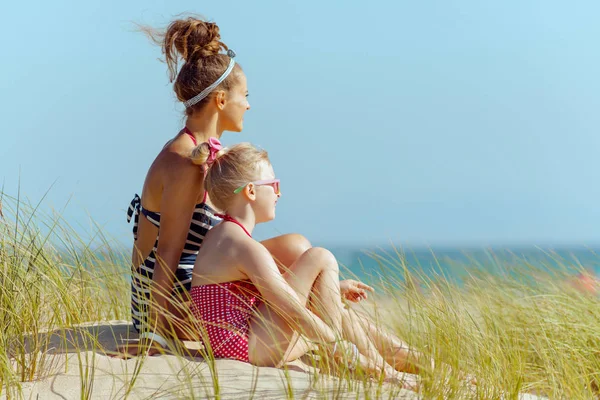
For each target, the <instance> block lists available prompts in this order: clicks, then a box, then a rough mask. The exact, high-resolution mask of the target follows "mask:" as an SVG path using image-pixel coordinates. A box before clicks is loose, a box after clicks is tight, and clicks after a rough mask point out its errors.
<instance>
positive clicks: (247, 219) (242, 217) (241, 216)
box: [225, 209, 256, 236]
mask: <svg viewBox="0 0 600 400" xmlns="http://www.w3.org/2000/svg"><path fill="white" fill-rule="evenodd" d="M225 215H228V216H230V217H231V218H233V219H235V220H236V221H237V222H239V223H240V224H242V225H243V226H244V228H245V229H246V231H248V233H249V234H250V235H251V236H252V231H253V230H254V227H255V226H256V219H255V216H254V213H253V212H252V211H251V210H248V209H230V210H228V211H227V212H225Z"/></svg>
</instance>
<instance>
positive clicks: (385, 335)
mask: <svg viewBox="0 0 600 400" xmlns="http://www.w3.org/2000/svg"><path fill="white" fill-rule="evenodd" d="M345 317H346V318H348V319H349V320H348V321H347V322H345V323H347V324H349V325H351V326H355V328H354V329H357V328H356V327H357V326H358V327H360V328H361V329H363V330H364V331H365V332H366V333H367V335H368V336H369V338H370V339H371V341H372V342H373V344H374V345H375V347H376V348H377V351H378V352H379V354H381V355H382V356H383V358H384V359H385V361H386V362H387V363H388V364H390V365H392V366H393V367H394V368H395V369H396V370H397V371H401V372H408V373H411V374H418V373H419V361H423V362H424V361H425V356H424V355H423V354H421V353H419V352H417V351H415V350H413V349H411V348H410V346H409V345H408V344H407V343H406V342H404V341H403V340H402V339H400V338H399V337H398V336H396V335H394V334H393V333H391V332H389V331H388V330H387V329H385V328H384V327H383V326H381V323H379V324H378V323H377V322H376V321H374V320H373V319H372V318H371V317H369V316H368V315H364V314H361V313H358V312H356V311H354V310H350V311H349V312H348V313H347V314H345ZM430 362H431V361H430Z"/></svg>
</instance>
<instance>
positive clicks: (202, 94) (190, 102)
mask: <svg viewBox="0 0 600 400" xmlns="http://www.w3.org/2000/svg"><path fill="white" fill-rule="evenodd" d="M227 55H228V56H229V57H230V58H231V60H230V61H229V65H228V66H227V69H226V70H225V72H223V75H221V76H220V77H219V79H217V80H216V81H215V82H214V83H213V84H212V85H210V86H208V87H207V88H206V89H204V90H203V91H201V92H200V93H198V94H197V95H195V96H194V97H192V98H191V99H189V100H186V101H184V102H183V105H185V108H190V107H191V106H193V105H194V104H197V103H198V102H199V101H200V100H202V99H203V98H205V97H206V96H208V95H209V94H210V92H212V91H213V90H215V88H216V87H217V86H219V84H220V83H221V82H223V81H224V80H225V78H227V76H229V74H230V73H231V71H232V70H233V67H234V66H235V60H234V59H233V58H234V57H235V51H233V50H231V49H230V50H227Z"/></svg>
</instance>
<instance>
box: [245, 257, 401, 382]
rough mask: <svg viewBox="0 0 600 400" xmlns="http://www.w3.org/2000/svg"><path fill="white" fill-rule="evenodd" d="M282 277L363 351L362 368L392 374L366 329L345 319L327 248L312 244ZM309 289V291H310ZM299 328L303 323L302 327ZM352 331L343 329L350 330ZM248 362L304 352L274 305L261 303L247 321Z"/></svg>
mask: <svg viewBox="0 0 600 400" xmlns="http://www.w3.org/2000/svg"><path fill="white" fill-rule="evenodd" d="M283 277H284V279H285V280H286V281H287V282H288V283H289V284H290V286H291V287H292V288H293V289H294V290H295V291H296V292H297V294H298V296H299V297H300V301H301V303H302V305H304V306H306V305H307V302H308V297H309V296H311V309H313V311H314V312H315V314H317V315H318V316H319V317H320V318H321V319H323V320H324V321H325V322H326V323H327V324H328V325H329V326H330V327H331V328H333V329H334V331H336V332H339V333H340V337H346V338H348V339H351V341H352V342H353V343H354V344H356V346H357V347H358V349H359V351H360V352H361V353H362V354H363V356H361V358H360V360H359V362H360V366H361V367H362V368H364V369H365V370H371V371H381V370H382V369H383V370H385V372H386V373H387V374H393V373H394V369H393V368H392V367H391V366H390V365H388V364H387V363H386V362H385V360H384V359H383V358H382V357H381V356H380V355H379V353H378V352H377V349H376V347H375V346H374V345H373V343H371V341H370V340H369V337H368V336H367V334H366V332H365V331H364V329H362V327H361V326H360V325H358V326H351V325H348V324H345V323H344V320H349V317H346V318H344V314H347V313H348V311H347V310H345V309H344V306H343V303H342V302H341V296H340V288H339V269H338V264H337V261H336V260H335V257H334V256H333V255H332V254H331V253H330V252H329V251H327V250H325V249H321V248H312V249H310V250H308V251H306V252H305V253H304V254H303V255H302V256H301V257H300V258H299V259H298V260H297V262H296V263H294V264H293V265H292V266H291V268H290V269H289V270H288V271H287V272H285V273H284V274H283ZM311 292H312V293H311ZM301 328H302V327H301ZM350 330H351V332H346V331H350ZM249 340H250V354H249V357H250V362H251V363H252V364H255V365H264V366H281V365H282V364H284V363H285V362H287V361H291V360H293V359H295V358H298V357H300V356H301V355H302V354H304V353H305V352H306V345H305V344H303V343H300V345H298V344H297V342H298V334H297V333H296V332H295V330H294V328H293V324H292V323H291V321H289V318H286V317H285V316H283V315H281V313H280V312H278V311H277V310H276V309H275V308H274V307H273V306H270V305H267V304H264V303H263V304H261V305H260V306H259V308H258V309H257V311H256V313H255V317H254V318H252V320H251V324H250V338H249Z"/></svg>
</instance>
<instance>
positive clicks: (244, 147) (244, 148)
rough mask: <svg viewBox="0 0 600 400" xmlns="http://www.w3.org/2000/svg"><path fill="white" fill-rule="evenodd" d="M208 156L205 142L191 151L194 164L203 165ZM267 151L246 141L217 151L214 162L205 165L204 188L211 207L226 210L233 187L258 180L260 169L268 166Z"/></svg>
mask: <svg viewBox="0 0 600 400" xmlns="http://www.w3.org/2000/svg"><path fill="white" fill-rule="evenodd" d="M209 155H210V148H209V146H208V143H201V144H200V145H198V146H197V147H196V148H195V149H194V150H193V151H192V155H191V158H192V161H193V162H194V164H198V165H205V164H206V161H207V160H208V156H209ZM270 164H271V162H270V161H269V154H268V153H267V152H266V151H265V150H262V149H257V148H256V147H254V146H253V145H252V144H250V143H239V144H236V145H233V146H231V147H228V148H224V149H222V150H219V152H218V153H217V158H216V159H215V161H214V162H213V163H212V164H211V165H208V171H207V172H206V176H205V178H204V188H205V190H206V191H207V192H208V195H209V196H210V200H211V202H212V203H213V205H214V206H215V207H217V208H218V209H220V210H221V211H226V210H227V208H228V207H229V206H230V205H231V202H232V200H233V197H234V196H235V193H233V192H234V191H235V189H237V188H239V187H240V186H243V185H245V184H247V183H248V182H252V181H255V180H259V179H260V174H261V169H262V167H263V166H264V165H270Z"/></svg>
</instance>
